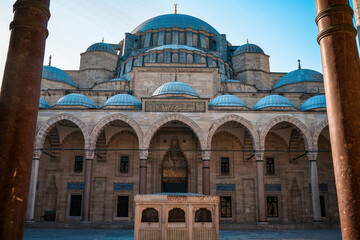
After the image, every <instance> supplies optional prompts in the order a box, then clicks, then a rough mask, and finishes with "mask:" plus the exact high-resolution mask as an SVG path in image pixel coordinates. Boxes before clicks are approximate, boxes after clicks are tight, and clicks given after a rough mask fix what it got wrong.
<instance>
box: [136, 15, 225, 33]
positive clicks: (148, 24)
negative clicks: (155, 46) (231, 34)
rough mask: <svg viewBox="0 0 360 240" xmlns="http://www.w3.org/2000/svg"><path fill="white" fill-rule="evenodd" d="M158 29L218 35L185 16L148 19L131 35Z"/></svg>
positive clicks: (206, 25) (164, 16) (201, 23)
mask: <svg viewBox="0 0 360 240" xmlns="http://www.w3.org/2000/svg"><path fill="white" fill-rule="evenodd" d="M160 28H166V29H169V28H181V29H185V28H190V29H193V30H201V31H205V32H208V33H213V34H215V35H219V33H218V31H216V30H215V28H213V27H212V26H210V25H209V24H208V23H206V22H204V21H203V20H201V19H199V18H196V17H193V16H189V15H185V14H165V15H160V16H157V17H154V18H150V19H148V20H146V21H145V22H143V23H141V24H140V25H139V26H137V27H136V28H135V29H134V30H133V31H132V32H131V33H132V34H136V33H141V32H145V31H147V30H157V29H160Z"/></svg>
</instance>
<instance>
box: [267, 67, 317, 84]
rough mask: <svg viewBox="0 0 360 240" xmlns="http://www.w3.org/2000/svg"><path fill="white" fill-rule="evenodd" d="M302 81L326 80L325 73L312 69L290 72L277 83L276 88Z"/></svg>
mask: <svg viewBox="0 0 360 240" xmlns="http://www.w3.org/2000/svg"><path fill="white" fill-rule="evenodd" d="M300 82H324V80H323V75H322V74H321V73H319V72H317V71H314V70H310V69H301V68H300V69H298V70H295V71H292V72H289V73H288V74H286V75H285V76H283V77H282V78H280V80H279V81H278V82H277V83H276V85H275V87H274V89H275V88H279V87H282V86H284V85H287V84H293V83H300Z"/></svg>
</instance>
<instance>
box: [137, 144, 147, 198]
mask: <svg viewBox="0 0 360 240" xmlns="http://www.w3.org/2000/svg"><path fill="white" fill-rule="evenodd" d="M139 155H140V174H139V194H146V181H147V158H148V150H140V154H139Z"/></svg>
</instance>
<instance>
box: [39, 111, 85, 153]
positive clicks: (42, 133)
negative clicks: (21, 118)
mask: <svg viewBox="0 0 360 240" xmlns="http://www.w3.org/2000/svg"><path fill="white" fill-rule="evenodd" d="M62 120H67V121H69V122H72V123H74V124H75V125H76V126H78V127H79V128H80V130H81V132H82V134H83V137H84V144H85V146H84V149H89V131H88V129H87V127H86V125H85V123H84V122H83V121H81V120H80V119H79V118H77V117H75V116H73V115H71V114H68V113H60V114H57V115H55V116H52V117H51V118H49V119H48V120H47V121H45V122H44V123H43V124H42V125H40V127H39V130H38V131H37V133H36V139H35V149H41V148H42V147H43V146H44V142H45V138H46V136H47V135H48V133H49V132H50V130H51V129H52V128H53V127H54V126H55V124H56V123H57V122H60V121H62Z"/></svg>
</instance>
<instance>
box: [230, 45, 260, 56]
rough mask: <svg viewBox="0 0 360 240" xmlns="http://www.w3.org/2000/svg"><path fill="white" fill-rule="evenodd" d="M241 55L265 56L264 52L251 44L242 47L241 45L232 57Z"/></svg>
mask: <svg viewBox="0 0 360 240" xmlns="http://www.w3.org/2000/svg"><path fill="white" fill-rule="evenodd" d="M241 53H262V54H265V53H264V51H263V50H262V49H261V48H260V47H259V46H258V45H255V44H251V43H247V44H244V45H241V46H240V47H238V48H237V49H236V50H235V52H234V55H238V54H241Z"/></svg>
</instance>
